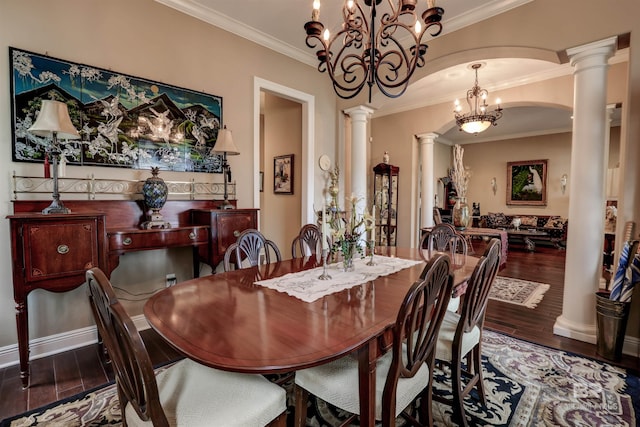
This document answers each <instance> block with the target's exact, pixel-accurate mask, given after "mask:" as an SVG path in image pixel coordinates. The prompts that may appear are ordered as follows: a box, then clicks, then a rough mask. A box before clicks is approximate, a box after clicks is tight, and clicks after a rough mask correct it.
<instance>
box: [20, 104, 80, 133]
mask: <svg viewBox="0 0 640 427" xmlns="http://www.w3.org/2000/svg"><path fill="white" fill-rule="evenodd" d="M28 130H29V132H31V133H32V134H34V135H37V136H51V135H53V133H54V132H55V133H56V135H57V137H58V138H61V139H79V138H80V134H79V133H78V131H77V130H76V128H75V127H73V123H71V118H70V117H69V110H68V109H67V104H64V103H62V102H60V101H51V100H44V101H42V108H40V112H39V113H38V117H37V118H36V121H35V123H34V124H33V126H31V127H30V128H29V129H28Z"/></svg>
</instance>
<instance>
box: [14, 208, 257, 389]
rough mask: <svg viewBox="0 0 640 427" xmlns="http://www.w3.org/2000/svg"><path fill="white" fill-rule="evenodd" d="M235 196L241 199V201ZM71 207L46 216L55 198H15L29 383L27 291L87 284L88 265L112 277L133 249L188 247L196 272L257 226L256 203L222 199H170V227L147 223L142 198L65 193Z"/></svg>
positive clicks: (20, 319)
mask: <svg viewBox="0 0 640 427" xmlns="http://www.w3.org/2000/svg"><path fill="white" fill-rule="evenodd" d="M234 202H235V201H234ZM64 203H65V206H66V207H67V208H69V209H71V212H72V213H70V214H59V215H43V214H41V213H39V212H41V211H42V209H43V208H45V207H47V206H48V205H49V204H50V201H34V200H28V201H27V200H14V201H13V210H14V215H9V216H8V218H9V222H10V227H11V245H12V247H11V256H12V260H13V289H14V299H15V303H16V324H17V329H18V352H19V357H20V376H21V380H22V384H23V386H24V387H25V388H26V387H28V385H29V330H28V307H27V295H28V294H29V292H31V291H32V290H34V289H45V290H47V291H52V292H66V291H69V290H72V289H75V288H77V287H79V286H81V285H82V284H84V283H85V272H86V270H87V269H90V268H93V267H100V269H102V270H103V271H104V272H105V273H106V274H107V276H110V275H111V272H112V271H113V270H114V269H115V268H116V267H117V266H118V264H119V258H120V256H122V255H125V254H127V253H130V252H136V251H144V250H151V249H162V248H173V247H189V246H191V247H192V249H193V268H194V271H193V274H194V277H197V276H198V274H199V271H200V269H199V266H200V262H204V263H206V264H209V265H210V266H211V269H212V270H214V271H215V268H216V266H217V265H218V264H219V263H220V262H221V261H222V260H223V258H224V252H225V251H226V249H227V247H228V246H229V245H230V244H231V243H233V242H235V241H236V237H237V236H238V235H239V234H240V233H241V232H242V231H244V230H246V229H247V228H257V226H258V219H257V212H258V210H257V209H228V210H225V209H219V208H218V207H219V205H220V201H219V200H170V201H167V202H166V204H165V205H164V207H163V208H162V215H163V217H164V219H165V221H167V222H168V223H170V224H171V227H170V228H157V229H141V228H140V225H141V223H142V222H144V221H145V220H146V217H145V210H144V207H143V202H142V201H141V200H65V202H64Z"/></svg>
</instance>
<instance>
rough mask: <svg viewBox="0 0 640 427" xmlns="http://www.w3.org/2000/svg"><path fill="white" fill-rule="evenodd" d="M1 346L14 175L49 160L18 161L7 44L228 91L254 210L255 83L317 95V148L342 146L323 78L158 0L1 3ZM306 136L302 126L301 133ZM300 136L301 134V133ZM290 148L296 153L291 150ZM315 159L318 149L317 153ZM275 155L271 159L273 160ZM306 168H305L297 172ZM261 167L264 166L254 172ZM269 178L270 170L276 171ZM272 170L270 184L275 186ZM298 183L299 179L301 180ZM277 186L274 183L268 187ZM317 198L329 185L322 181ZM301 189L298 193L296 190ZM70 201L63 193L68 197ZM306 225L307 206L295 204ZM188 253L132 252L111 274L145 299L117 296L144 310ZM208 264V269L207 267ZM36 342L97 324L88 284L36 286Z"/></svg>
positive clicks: (247, 199)
mask: <svg viewBox="0 0 640 427" xmlns="http://www.w3.org/2000/svg"><path fill="white" fill-rule="evenodd" d="M0 11H1V13H0V51H2V52H3V53H2V52H0V100H2V102H0V140H2V141H3V144H4V148H3V154H2V155H1V156H0V170H2V171H4V172H3V175H2V176H0V182H1V185H0V189H2V191H0V241H2V242H4V243H3V245H2V246H0V275H2V280H1V282H2V283H4V285H3V286H0V323H1V324H3V325H5V326H4V327H2V328H0V348H2V347H4V346H8V345H10V344H15V343H16V341H17V339H16V330H15V326H14V325H15V317H14V313H15V311H14V303H13V290H12V287H11V257H10V245H9V225H8V221H7V220H6V219H4V218H5V216H6V215H7V214H10V213H12V206H11V203H10V197H11V196H10V194H11V193H10V189H11V183H10V180H9V179H8V178H9V174H10V172H11V171H13V170H16V171H17V172H18V173H21V174H27V175H29V174H32V175H35V176H41V174H42V165H31V164H27V163H18V162H16V163H14V162H12V161H11V155H10V150H11V143H10V141H11V125H10V121H11V113H10V107H11V103H10V93H9V87H10V85H9V73H8V70H9V62H8V56H9V55H8V47H9V46H13V47H16V48H20V49H24V50H28V51H32V52H36V53H40V54H45V53H46V54H48V55H51V56H53V57H56V58H61V59H65V60H69V61H74V62H79V63H82V64H88V65H91V66H95V67H100V68H105V69H110V70H113V71H118V72H122V73H124V74H128V75H132V76H137V77H143V78H147V79H150V80H156V81H159V82H163V83H167V84H171V85H175V86H178V87H184V88H188V89H193V90H198V91H203V92H206V93H210V94H215V95H219V96H222V97H223V122H224V124H226V125H227V126H228V127H229V129H231V130H232V131H233V138H234V142H235V144H236V145H237V146H238V149H239V151H240V155H238V156H231V157H229V163H230V165H231V168H232V171H233V175H234V176H233V178H234V180H236V181H237V184H238V205H239V206H240V207H253V195H254V191H258V189H257V188H255V189H254V188H253V186H254V185H253V177H254V171H253V159H254V154H253V119H254V118H253V111H254V109H253V106H254V100H253V84H254V83H253V82H254V77H260V78H262V79H265V80H267V81H270V82H274V83H276V84H280V85H284V86H286V87H288V88H292V89H294V90H297V91H301V92H303V93H306V94H310V95H312V96H313V97H314V99H315V108H316V117H315V125H316V129H317V131H316V133H315V138H316V141H315V143H316V145H315V149H316V152H317V153H330V154H331V155H333V153H334V152H335V140H336V115H337V114H336V106H335V97H334V94H333V92H332V89H331V86H330V84H329V82H328V79H327V78H326V75H322V74H320V73H318V71H317V70H316V69H315V68H313V67H309V66H307V65H304V64H301V63H299V62H297V61H294V60H292V59H290V58H288V57H286V56H283V55H281V54H277V53H275V52H273V51H271V50H268V49H265V48H263V47H261V46H259V45H256V44H254V43H250V42H248V41H246V40H244V39H241V38H239V37H237V36H234V35H232V34H230V33H227V32H225V31H222V30H219V29H217V28H215V27H213V26H211V25H209V24H206V23H204V22H202V21H199V20H197V19H195V18H192V17H189V16H187V15H185V14H182V13H178V12H177V11H175V10H173V9H171V8H168V7H166V6H163V5H161V4H159V3H158V2H155V1H153V0H136V1H130V0H113V1H109V2H98V1H83V0H57V1H55V2H42V1H38V0H24V1H16V0H0ZM298 133H299V132H298ZM298 140H299V138H298ZM287 151H289V150H287ZM311 155H312V156H313V157H314V158H317V157H318V156H319V154H316V153H311ZM272 161H273V160H272ZM114 171H117V176H118V177H119V178H123V179H145V178H146V177H147V176H148V175H149V172H148V171H136V170H127V169H117V170H114V169H112V168H100V167H77V166H68V167H67V175H69V176H71V177H86V176H89V175H90V174H95V176H96V177H113V176H114ZM298 172H299V170H298ZM255 173H257V171H255ZM193 175H194V174H186V173H169V172H167V173H162V177H163V178H164V179H167V180H172V179H173V180H188V179H190V178H191V177H192V176H193ZM197 175H198V176H197V178H196V179H198V180H204V181H213V182H222V175H220V174H214V175H210V174H197ZM271 176H272V175H271ZM269 182H270V181H269V178H268V175H266V176H265V187H266V189H267V190H268V189H269V188H270V184H269ZM298 182H300V181H298ZM271 185H272V184H271ZM315 185H316V190H315V192H316V193H318V194H320V190H319V189H320V188H322V183H315ZM298 193H299V192H298ZM63 199H64V197H63ZM297 212H298V214H297V217H298V222H299V217H300V213H299V212H300V208H297ZM190 253H191V252H190V250H189V249H184V250H182V249H176V250H170V251H165V250H158V251H149V252H144V253H135V254H127V255H126V256H124V257H122V258H121V263H120V266H119V267H118V268H117V269H116V270H115V271H114V273H113V276H112V279H113V282H114V284H116V285H117V286H120V287H122V288H125V289H126V290H127V291H129V292H132V293H134V294H139V296H135V297H131V296H126V294H124V293H119V295H122V296H124V297H125V298H127V299H136V300H140V302H129V301H125V303H126V305H127V308H128V309H129V310H130V312H131V314H132V315H138V314H140V313H141V307H142V304H143V302H144V300H145V298H146V294H148V292H150V291H152V290H154V289H158V288H160V287H163V286H164V280H165V274H167V273H175V274H176V275H177V278H178V280H179V281H182V280H186V279H189V278H191V277H192V276H191V274H192V273H191V267H190V265H191V257H190ZM208 271H209V270H208V267H206V266H204V267H203V268H202V274H207V273H208ZM29 306H30V313H29V314H30V316H29V317H30V319H29V320H30V335H31V338H32V339H33V338H38V337H44V336H49V335H52V334H56V333H62V332H66V331H70V330H74V329H77V328H82V327H86V326H90V325H93V324H94V323H93V319H92V317H91V314H90V310H89V307H88V304H87V301H86V295H85V290H84V288H83V287H82V288H80V289H77V290H75V291H73V292H69V293H64V294H54V293H48V292H43V291H35V292H33V293H32V294H31V295H30V296H29Z"/></svg>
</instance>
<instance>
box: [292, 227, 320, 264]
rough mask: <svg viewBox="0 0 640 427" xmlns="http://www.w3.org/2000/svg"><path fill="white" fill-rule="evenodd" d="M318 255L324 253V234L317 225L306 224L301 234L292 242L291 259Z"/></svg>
mask: <svg viewBox="0 0 640 427" xmlns="http://www.w3.org/2000/svg"><path fill="white" fill-rule="evenodd" d="M298 252H299V253H300V255H299V256H300V257H305V256H311V255H316V254H319V253H322V233H321V232H320V228H319V227H318V226H317V225H315V224H305V225H303V226H302V228H301V229H300V233H299V234H298V235H297V236H296V237H295V238H294V239H293V242H291V257H292V258H298Z"/></svg>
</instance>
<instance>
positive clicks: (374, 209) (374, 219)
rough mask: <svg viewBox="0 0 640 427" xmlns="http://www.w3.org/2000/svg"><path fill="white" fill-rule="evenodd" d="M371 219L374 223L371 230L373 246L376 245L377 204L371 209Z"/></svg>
mask: <svg viewBox="0 0 640 427" xmlns="http://www.w3.org/2000/svg"><path fill="white" fill-rule="evenodd" d="M371 219H372V221H373V228H372V229H371V240H372V241H373V244H375V243H376V204H375V202H374V204H373V206H372V207H371Z"/></svg>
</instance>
